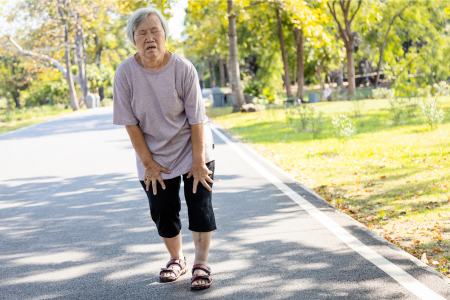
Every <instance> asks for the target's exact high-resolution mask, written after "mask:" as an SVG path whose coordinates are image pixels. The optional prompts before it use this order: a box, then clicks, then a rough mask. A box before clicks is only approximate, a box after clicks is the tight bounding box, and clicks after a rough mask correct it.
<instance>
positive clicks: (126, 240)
mask: <svg viewBox="0 0 450 300" xmlns="http://www.w3.org/2000/svg"><path fill="white" fill-rule="evenodd" d="M214 139H215V145H216V147H215V152H216V173H215V183H214V188H213V190H214V194H213V204H214V209H215V214H216V220H217V224H218V230H217V231H215V232H214V234H213V241H212V245H211V252H210V262H209V263H210V266H211V268H212V271H213V273H212V275H213V286H212V287H211V288H210V289H208V290H205V291H190V289H189V279H190V276H189V275H184V276H182V277H181V278H180V279H179V280H178V281H176V282H173V283H160V282H159V279H158V273H159V269H160V268H161V267H163V266H164V265H165V263H166V262H167V260H168V255H167V254H166V252H165V248H164V245H163V244H162V242H161V240H160V238H159V236H158V234H157V231H156V229H155V226H154V224H153V223H152V222H151V219H150V215H149V208H148V202H147V199H146V196H145V193H144V191H143V190H142V188H141V186H140V183H139V182H138V180H137V175H136V169H135V157H134V151H133V148H132V146H131V143H130V141H129V139H128V136H127V134H126V131H125V129H124V128H123V127H122V126H115V125H112V109H111V108H101V109H96V110H90V111H83V112H79V113H74V114H71V115H69V116H67V117H64V118H60V119H57V120H54V121H51V122H47V123H43V124H40V125H38V126H33V127H30V128H27V129H24V130H20V131H16V132H13V133H11V134H7V135H3V136H0V299H1V300H6V299H35V300H37V299H176V298H182V299H358V300H365V299H450V286H449V285H448V284H447V283H445V282H444V281H443V280H442V279H440V278H438V277H437V276H435V275H434V274H431V273H430V272H428V271H426V270H424V269H423V268H421V267H419V266H417V265H416V264H415V263H414V262H412V261H411V260H409V259H408V258H406V257H405V256H403V255H401V254H400V253H399V252H398V251H395V250H393V249H391V248H390V247H388V246H386V244H385V243H383V242H380V241H379V240H377V239H375V238H373V237H372V236H370V235H369V234H367V233H366V232H365V231H364V230H362V229H361V228H360V227H359V226H357V225H356V224H355V223H354V222H352V221H351V220H349V219H348V218H347V217H345V216H344V215H342V214H338V213H336V212H335V211H334V210H332V209H331V208H330V207H328V206H327V204H326V203H324V202H323V201H321V200H319V199H317V198H316V197H315V196H314V195H312V194H310V193H308V191H306V190H304V189H303V188H302V187H301V186H300V185H298V184H297V183H295V182H294V181H293V180H292V179H290V178H289V177H287V176H285V175H284V174H282V173H280V172H278V171H277V169H275V168H273V167H272V166H270V165H269V164H267V163H266V162H264V161H263V160H261V159H260V158H258V157H255V156H254V155H253V154H252V152H250V151H249V150H248V149H246V148H245V147H244V146H243V145H240V144H238V143H235V146H236V147H238V148H239V149H240V151H241V152H242V153H244V154H247V155H249V156H251V157H252V158H253V159H254V161H249V160H248V159H247V160H246V159H244V158H245V156H243V155H242V153H241V154H240V153H238V152H236V151H235V149H233V147H230V145H229V144H226V143H225V142H224V141H223V140H222V139H221V138H220V137H219V136H218V135H217V134H215V136H214ZM255 164H258V166H259V167H258V168H259V169H258V168H255ZM260 168H263V169H264V170H266V171H268V173H270V174H271V176H274V178H276V180H279V181H280V182H282V183H284V185H285V186H286V187H288V189H290V190H292V191H294V192H295V193H297V194H298V195H302V196H303V198H304V199H306V200H307V201H308V202H309V203H310V204H312V205H313V206H314V207H315V208H314V209H316V208H317V209H318V211H320V212H321V213H323V215H325V216H326V217H328V218H329V219H331V220H333V221H334V223H332V224H335V225H332V227H333V228H331V229H330V227H327V226H324V224H323V223H321V222H319V221H318V217H320V215H317V214H315V213H313V212H314V210H305V209H303V208H302V207H301V206H299V205H298V204H297V203H295V202H294V201H293V200H292V199H291V198H292V196H291V197H289V196H288V195H287V194H286V192H282V191H281V190H280V188H279V186H275V185H274V184H273V182H271V181H269V180H268V179H267V178H268V177H267V176H266V177H265V176H263V175H262V173H261V169H260ZM181 191H182V189H181ZM297 194H296V195H297ZM309 203H308V205H309ZM181 216H182V222H183V226H184V228H185V229H183V241H184V249H185V255H186V257H187V261H188V265H189V266H191V265H192V262H193V259H194V248H193V242H192V237H191V235H190V232H189V231H188V230H187V213H186V206H185V205H184V204H183V208H182V213H181ZM336 228H337V229H338V230H342V229H345V232H348V233H349V234H351V235H352V236H353V237H354V238H356V239H357V241H358V242H361V243H363V244H364V245H366V246H368V247H369V248H370V249H371V251H372V250H373V251H375V252H376V253H377V255H378V254H379V255H381V256H382V257H384V258H386V259H387V260H388V261H389V264H390V266H397V267H399V269H398V270H397V271H395V268H394V269H392V268H391V269H392V270H394V271H392V272H393V273H395V272H397V273H396V274H397V275H399V274H400V275H401V276H400V277H402V276H403V275H406V277H405V276H403V277H402V278H408V276H407V274H410V275H411V276H412V278H413V280H412V281H410V283H411V282H412V284H413V285H414V286H416V287H419V288H420V289H421V290H422V291H426V292H427V293H429V294H427V295H430V296H429V297H428V296H425V297H424V296H421V297H418V296H417V294H415V293H414V292H413V291H412V290H411V289H408V288H405V287H404V285H401V284H400V283H399V282H398V281H396V280H394V278H393V277H392V276H391V275H392V274H393V273H392V272H391V273H392V274H391V275H389V274H388V273H386V272H385V271H382V269H381V268H380V266H378V265H377V264H376V263H373V261H372V262H371V261H369V259H368V258H367V257H364V256H363V255H361V254H360V253H358V251H359V250H358V251H356V250H355V249H354V248H352V247H349V246H348V245H349V244H348V243H346V242H345V241H343V239H342V238H339V237H338V236H337V235H336V234H333V233H332V231H333V230H335V229H336ZM374 261H376V260H374ZM378 261H379V260H378ZM391 263H392V264H391ZM402 274H403V275H402ZM433 292H434V293H433ZM438 295H440V296H441V297H439V296H438Z"/></svg>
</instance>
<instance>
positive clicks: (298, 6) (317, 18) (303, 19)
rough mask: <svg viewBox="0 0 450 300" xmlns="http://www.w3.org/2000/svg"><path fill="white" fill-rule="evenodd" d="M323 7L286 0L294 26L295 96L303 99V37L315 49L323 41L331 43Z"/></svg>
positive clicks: (299, 0)
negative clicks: (326, 28) (295, 56)
mask: <svg viewBox="0 0 450 300" xmlns="http://www.w3.org/2000/svg"><path fill="white" fill-rule="evenodd" d="M322 9H323V7H313V6H309V5H308V3H307V2H305V1H302V0H287V1H286V11H287V12H288V14H289V16H290V18H291V22H292V23H293V24H294V39H295V44H296V46H297V78H298V79H297V85H298V89H297V96H298V97H299V98H300V99H303V85H304V84H305V65H304V46H305V35H306V37H307V38H308V40H309V41H310V42H311V44H312V45H313V46H314V47H315V48H320V47H323V46H324V45H325V44H324V41H326V42H328V43H331V39H330V38H329V35H328V34H327V33H326V32H325V31H324V28H323V25H325V24H326V23H328V17H327V15H326V14H324V12H323V10H322Z"/></svg>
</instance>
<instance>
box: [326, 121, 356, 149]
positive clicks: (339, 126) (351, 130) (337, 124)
mask: <svg viewBox="0 0 450 300" xmlns="http://www.w3.org/2000/svg"><path fill="white" fill-rule="evenodd" d="M331 122H332V123H333V127H334V133H335V135H336V137H337V138H338V139H339V140H341V141H342V143H345V142H346V141H348V140H349V139H351V138H352V137H353V136H354V135H355V133H356V127H355V126H354V124H353V123H352V121H351V120H350V118H349V117H347V116H346V115H339V116H338V117H337V118H335V117H333V120H332V121H331Z"/></svg>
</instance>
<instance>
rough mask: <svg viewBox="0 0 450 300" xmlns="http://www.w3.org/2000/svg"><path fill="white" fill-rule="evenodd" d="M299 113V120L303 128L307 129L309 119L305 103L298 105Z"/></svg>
mask: <svg viewBox="0 0 450 300" xmlns="http://www.w3.org/2000/svg"><path fill="white" fill-rule="evenodd" d="M297 115H298V116H299V118H298V120H299V121H300V125H301V128H302V129H303V130H305V129H306V127H307V126H308V121H309V118H308V108H307V106H306V105H304V104H302V105H299V106H297Z"/></svg>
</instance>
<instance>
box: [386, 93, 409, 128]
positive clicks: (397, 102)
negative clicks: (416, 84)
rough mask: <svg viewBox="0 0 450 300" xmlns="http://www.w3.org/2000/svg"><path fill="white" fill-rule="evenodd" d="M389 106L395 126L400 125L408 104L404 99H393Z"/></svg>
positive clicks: (390, 100)
mask: <svg viewBox="0 0 450 300" xmlns="http://www.w3.org/2000/svg"><path fill="white" fill-rule="evenodd" d="M389 104H390V105H391V106H390V108H389V112H390V117H391V118H392V121H393V122H394V124H396V125H397V124H399V123H400V121H401V120H402V118H403V116H404V115H405V109H406V105H407V104H406V102H405V101H404V100H403V99H402V98H392V99H389Z"/></svg>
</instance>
